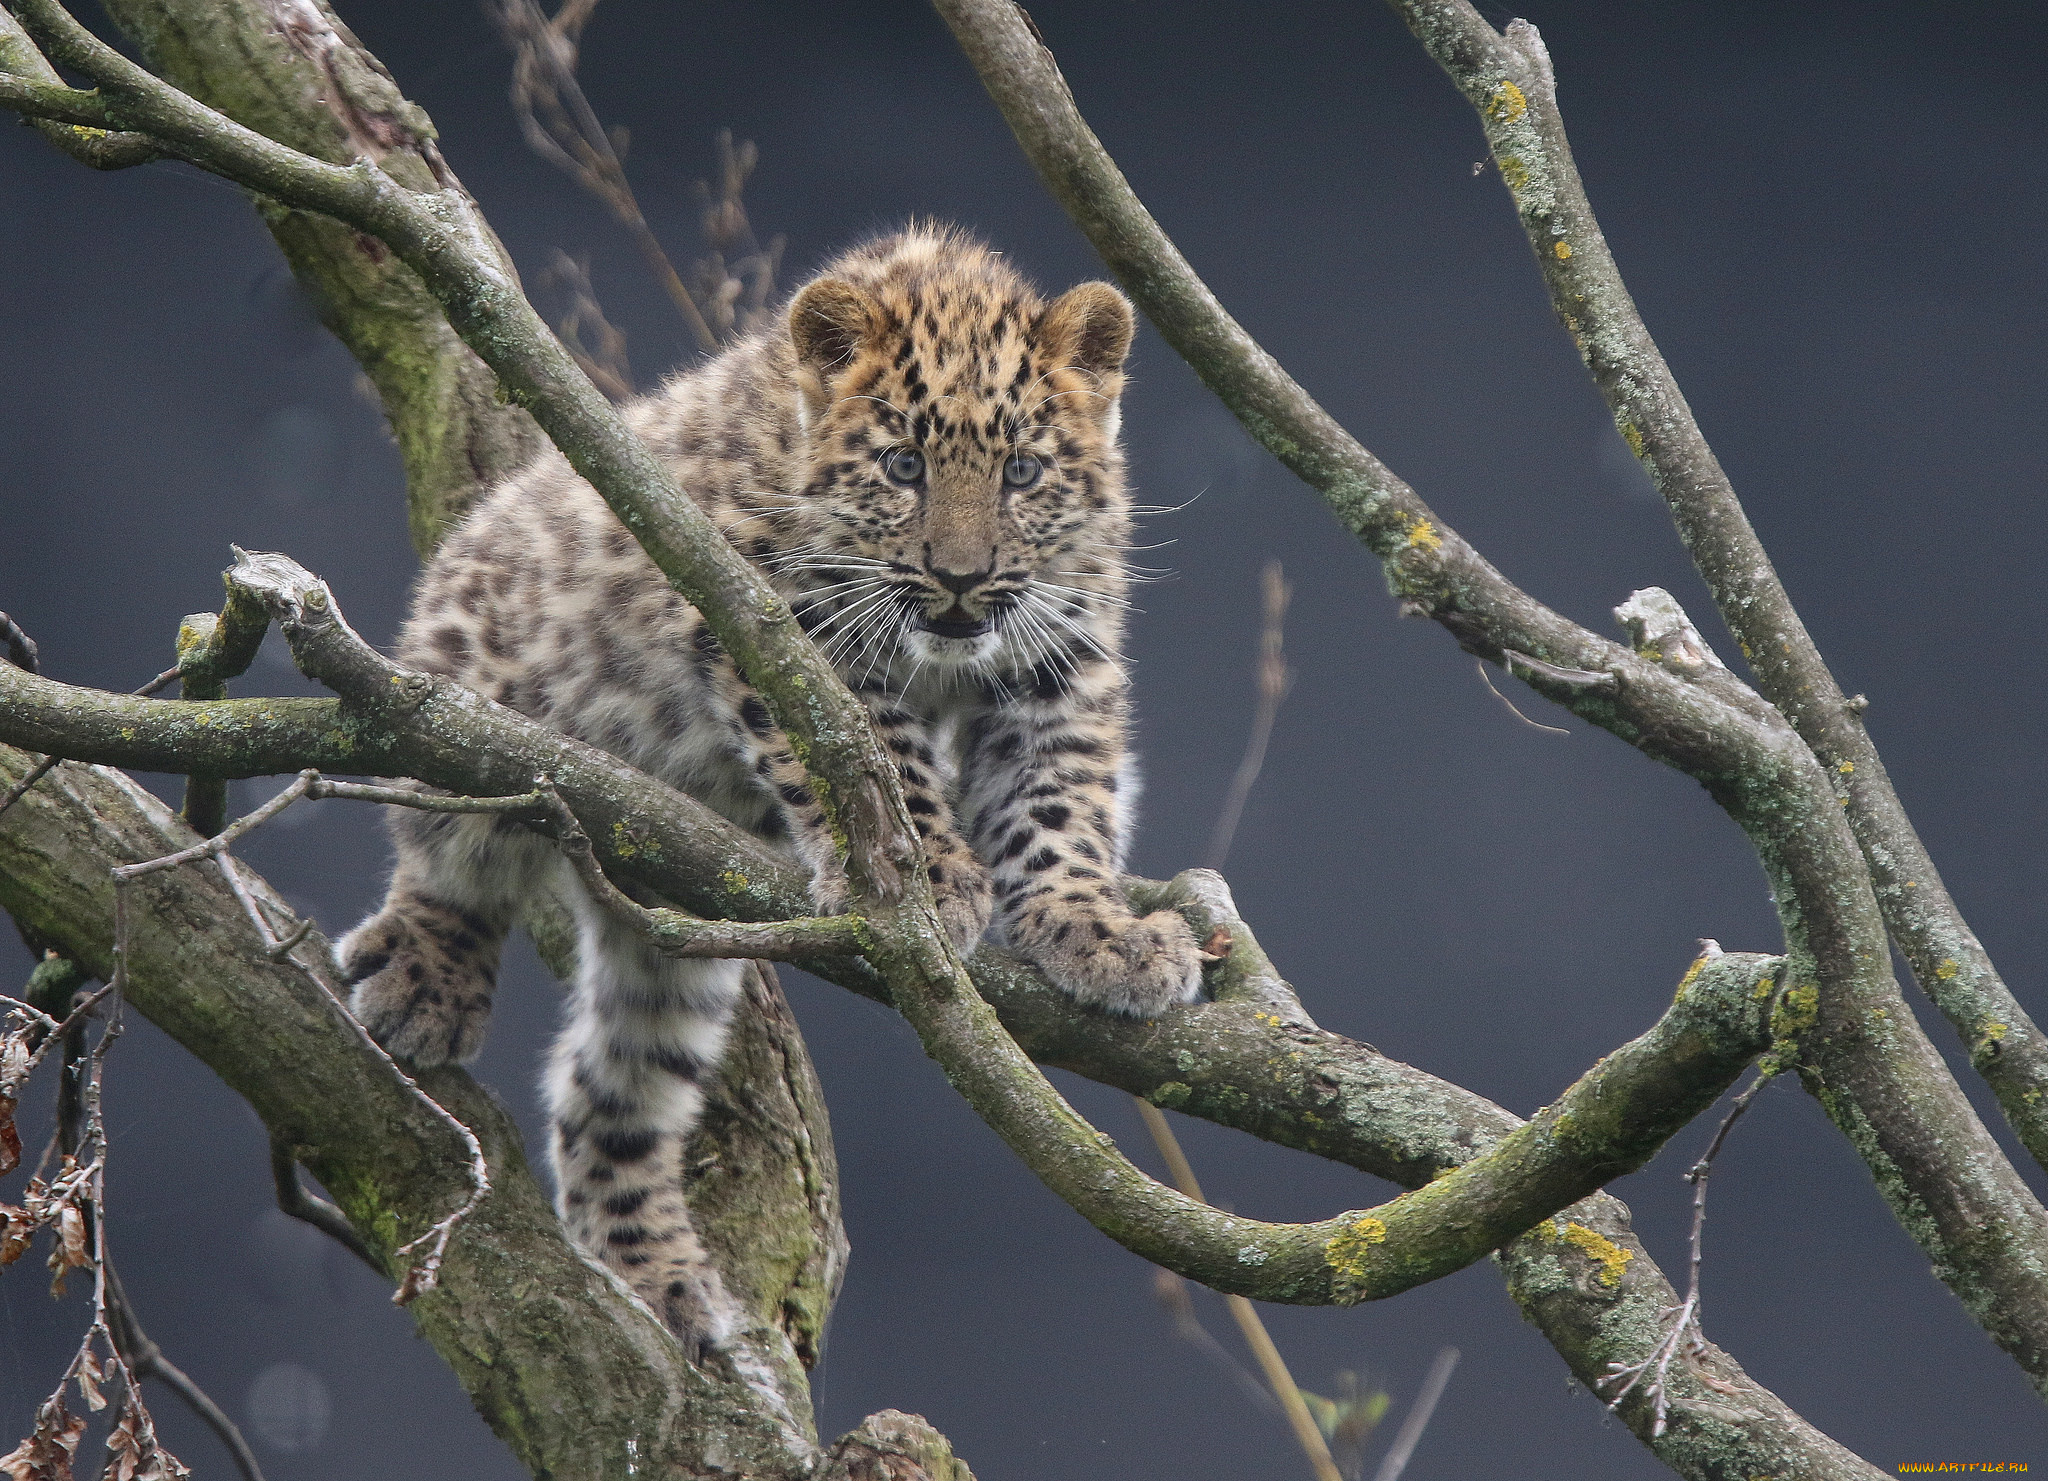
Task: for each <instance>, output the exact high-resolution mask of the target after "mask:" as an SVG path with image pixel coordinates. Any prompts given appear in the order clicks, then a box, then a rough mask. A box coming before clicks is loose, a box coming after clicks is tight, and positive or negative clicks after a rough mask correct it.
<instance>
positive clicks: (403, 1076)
mask: <svg viewBox="0 0 2048 1481" xmlns="http://www.w3.org/2000/svg"><path fill="white" fill-rule="evenodd" d="M308 797H314V798H321V797H344V798H352V799H357V800H362V801H372V802H385V803H398V804H401V805H403V806H407V807H419V808H424V809H426V810H429V811H435V812H468V813H490V812H496V813H517V812H521V811H526V812H531V811H532V810H533V808H534V807H535V805H536V803H537V802H538V801H539V800H540V798H539V794H535V793H527V794H523V795H521V796H517V797H437V796H431V795H425V794H421V793H418V792H413V791H409V790H407V789H405V788H400V787H378V786H372V785H368V784H364V783H358V782H330V781H328V780H327V779H326V778H324V777H322V776H321V775H320V773H319V772H318V771H315V770H313V769H311V768H308V769H307V770H305V771H302V772H300V773H299V774H298V776H297V778H295V779H294V780H293V782H292V783H291V785H290V786H288V787H286V788H285V789H284V790H283V791H281V792H279V793H278V794H277V795H276V796H275V797H272V798H271V799H270V800H269V801H268V802H265V803H264V804H263V805H262V806H261V807H258V808H256V809H255V810H254V811H252V812H249V813H246V814H244V815H243V816H242V817H239V818H237V819H236V820H235V821H234V822H232V823H230V824H228V825H227V827H225V828H223V829H222V830H221V831H220V832H219V833H217V834H215V835H214V836H213V837H212V838H209V839H206V840H205V841H203V842H201V843H196V844H194V845H193V846H192V847H190V848H186V849H180V850H178V851H177V852H176V853H174V854H166V855H164V856H163V857H162V858H158V859H146V860H144V861H142V862H141V863H137V864H123V865H119V866H117V867H116V868H115V869H114V870H113V871H112V873H113V876H114V982H113V983H110V984H109V988H110V990H111V991H112V993H113V997H114V1000H115V1003H116V1005H117V1008H118V1004H119V1001H120V991H119V986H120V984H122V983H124V982H125V981H126V973H127V941H128V935H127V918H128V889H129V887H130V886H131V885H132V884H133V883H134V882H135V881H136V880H138V879H141V878H143V877H145V876H147V875H150V874H155V873H158V872H159V871H161V870H165V869H170V868H174V867H176V866H178V865H180V864H189V863H193V862H195V861H197V860H200V859H214V860H216V861H217V862H218V863H219V864H220V866H221V874H222V877H223V878H224V879H226V881H227V883H228V886H229V888H230V889H231V890H232V891H233V892H234V894H235V897H236V899H237V900H239V901H241V902H242V906H243V910H244V911H245V913H246V914H247V915H248V916H249V918H250V921H251V923H252V924H253V925H254V926H255V928H256V933H257V937H258V939H259V940H261V941H262V942H263V944H264V951H265V954H266V955H268V956H270V957H271V958H272V960H281V961H284V962H286V963H288V964H289V965H291V966H293V967H296V968H297V969H298V970H299V972H300V974H301V975H302V976H304V977H305V978H306V979H307V980H308V981H309V982H311V983H312V984H313V985H314V986H316V987H317V988H318V989H319V990H320V992H321V993H322V994H323V995H324V996H325V997H326V998H327V1000H328V1001H329V1002H330V1003H332V1004H333V1006H334V1009H335V1012H336V1014H337V1015H338V1017H339V1019H340V1021H341V1022H342V1024H344V1025H345V1026H346V1027H347V1028H349V1029H351V1030H352V1031H353V1032H354V1035H355V1038H356V1040H357V1041H358V1043H359V1044H361V1045H362V1046H363V1047H365V1048H367V1049H368V1050H369V1052H370V1053H371V1054H373V1055H374V1056H375V1057H376V1058H378V1059H379V1060H381V1061H383V1063H384V1064H385V1065H386V1066H387V1067H388V1068H389V1069H390V1070H391V1072H392V1074H394V1075H396V1076H397V1077H398V1079H399V1080H400V1081H401V1082H402V1083H403V1084H404V1085H405V1086H406V1088H407V1089H409V1090H410V1091H412V1093H413V1094H414V1095H416V1096H418V1097H419V1099H420V1102H421V1103H422V1104H423V1105H425V1106H427V1107H428V1108H429V1109H430V1110H431V1111H432V1112H433V1114H434V1115H435V1116H436V1117H437V1118H438V1119H439V1120H441V1121H442V1122H443V1123H445V1124H446V1125H447V1126H448V1127H449V1129H450V1130H452V1131H453V1132H454V1133H455V1134H456V1135H457V1136H458V1137H459V1138H461V1140H462V1143H463V1147H464V1149H465V1150H466V1151H467V1152H468V1154H469V1162H470V1193H469V1196H468V1197H467V1198H466V1199H465V1200H463V1202H462V1204H461V1205H460V1206H459V1207H457V1208H456V1209H454V1210H453V1211H452V1212H450V1213H449V1214H448V1215H447V1216H446V1217H445V1218H443V1219H441V1220H439V1221H438V1222H436V1223H435V1224H433V1225H432V1226H431V1227H429V1228H428V1229H427V1231H426V1232H425V1233H424V1234H422V1235H420V1236H419V1238H417V1239H414V1240H412V1241H410V1242H409V1243H406V1244H403V1245H401V1246H399V1247H398V1248H397V1249H395V1250H393V1251H392V1252H391V1253H392V1258H393V1259H394V1260H403V1259H404V1258H405V1257H406V1256H408V1255H410V1254H412V1253H413V1252H414V1251H415V1250H418V1249H420V1248H421V1247H422V1246H426V1247H427V1252H426V1255H425V1257H424V1258H423V1259H421V1260H420V1261H418V1262H417V1263H416V1264H413V1265H412V1266H411V1267H410V1268H409V1269H408V1270H407V1271H406V1274H405V1277H404V1279H403V1280H401V1281H400V1282H399V1286H398V1289H397V1291H396V1292H394V1293H393V1295H392V1300H393V1301H394V1302H396V1303H397V1304H398V1305H400V1306H403V1305H406V1304H407V1303H409V1302H411V1301H412V1300H413V1299H415V1298H416V1297H419V1296H422V1295H425V1294H426V1293H427V1292H428V1291H431V1290H432V1289H433V1288H434V1286H435V1284H436V1283H437V1281H438V1280H439V1277H440V1270H441V1262H442V1259H443V1258H444V1257H445V1255H446V1254H447V1251H448V1241H449V1240H450V1239H451V1238H453V1237H454V1234H455V1231H456V1229H458V1228H459V1227H460V1226H461V1224H462V1222H463V1220H465V1219H467V1218H468V1217H469V1215H470V1214H471V1213H472V1212H474V1211H475V1209H476V1207H477V1205H478V1204H480V1203H482V1202H483V1200H484V1198H485V1197H486V1196H488V1194H489V1193H490V1191H491V1178H490V1165H489V1163H488V1162H487V1161H486V1160H485V1158H484V1149H483V1143H482V1142H480V1141H478V1140H477V1136H476V1133H475V1132H473V1131H471V1130H470V1129H469V1128H468V1127H467V1126H465V1125H464V1124H463V1123H462V1121H461V1119H460V1118H459V1117H457V1116H455V1115H454V1114H453V1113H452V1112H450V1111H449V1110H448V1109H447V1107H445V1106H443V1105H442V1104H441V1103H440V1102H439V1101H437V1100H435V1099H434V1098H433V1097H432V1096H431V1095H428V1094H427V1093H426V1091H425V1090H423V1089H421V1088H420V1085H419V1082H418V1081H416V1080H414V1079H413V1077H412V1076H411V1075H409V1074H407V1073H406V1072H405V1070H404V1069H402V1068H400V1066H399V1064H398V1062H397V1061H396V1060H394V1059H393V1058H392V1057H391V1056H390V1054H388V1053H387V1052H386V1051H385V1049H384V1047H383V1046H382V1045H381V1044H379V1043H378V1042H377V1041H376V1040H375V1039H373V1038H371V1037H370V1035H369V1033H368V1032H367V1031H366V1030H365V1029H364V1028H363V1026H362V1025H361V1024H360V1023H358V1022H357V1021H356V1018H355V1015H353V1014H352V1013H350V1012H349V1011H348V1009H347V1007H345V1006H344V1005H343V1004H342V1002H341V1000H340V999H339V998H337V997H335V995H334V990H333V989H332V988H331V987H329V986H328V985H327V981H326V979H325V978H324V977H322V976H321V975H320V974H319V973H318V972H316V971H314V970H312V969H311V968H309V967H307V966H306V965H305V964H304V963H303V962H298V961H294V960H292V958H291V957H290V956H288V955H287V954H286V953H287V952H288V951H289V949H290V947H291V946H292V945H294V944H296V943H297V942H298V941H299V940H301V939H303V937H304V934H305V932H304V929H303V928H302V929H301V930H299V931H296V932H294V934H293V935H292V936H291V937H290V938H288V939H287V940H285V941H279V940H278V939H277V938H276V936H275V935H274V933H273V932H272V931H271V928H270V925H269V923H268V922H267V921H265V920H264V918H263V915H262V912H261V911H260V910H258V909H257V907H256V902H255V900H254V899H253V898H252V897H251V896H250V895H249V893H248V890H247V888H246V886H244V885H243V883H242V881H241V879H240V877H239V876H238V874H237V873H236V870H235V866H234V863H233V861H232V860H230V859H229V858H228V857H227V850H228V848H229V847H230V846H231V845H232V844H234V843H235V842H236V841H237V840H238V839H240V838H243V837H245V836H246V835H247V834H248V833H249V832H251V831H252V830H253V829H255V828H258V827H261V826H262V825H263V824H264V823H266V822H268V821H270V820H271V819H272V818H274V817H276V816H277V815H278V814H279V813H281V812H283V811H284V810H285V809H286V808H288V807H290V806H291V805H292V804H293V803H295V802H298V801H300V800H301V799H303V798H308ZM104 1037H105V1036H104V1035H103V1036H102V1038H103V1039H104Z"/></svg>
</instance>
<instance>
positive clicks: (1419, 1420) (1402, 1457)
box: [1373, 1347, 1458, 1481]
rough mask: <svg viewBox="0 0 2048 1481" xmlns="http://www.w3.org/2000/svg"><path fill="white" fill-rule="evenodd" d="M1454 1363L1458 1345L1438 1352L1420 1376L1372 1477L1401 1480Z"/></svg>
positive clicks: (1447, 1381)
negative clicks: (1407, 1406)
mask: <svg viewBox="0 0 2048 1481" xmlns="http://www.w3.org/2000/svg"><path fill="white" fill-rule="evenodd" d="M1457 1366H1458V1349H1456V1348H1455V1347H1446V1348H1442V1349H1440V1350H1439V1351H1438V1352H1437V1355H1436V1361H1435V1362H1433V1363H1431V1364H1430V1365H1429V1372H1428V1373H1427V1374H1425V1375H1424V1376H1423V1379H1422V1387H1421V1389H1420V1390H1419V1391H1418V1392H1417V1393H1416V1395H1415V1402H1414V1403H1413V1404H1412V1405H1410V1406H1409V1409H1408V1417H1407V1418H1406V1419H1404V1420H1402V1421H1401V1428H1400V1429H1399V1431H1397V1432H1396V1433H1395V1435H1394V1443H1393V1444H1392V1445H1390V1446H1388V1447H1387V1453H1386V1454H1385V1455H1384V1456H1382V1457H1381V1458H1380V1468H1379V1469H1378V1470H1377V1471H1375V1472H1373V1481H1401V1473H1402V1472H1403V1471H1405V1470H1407V1469H1408V1461H1409V1458H1410V1457H1411V1456H1413V1455H1414V1454H1415V1446H1416V1443H1417V1442H1418V1441H1420V1440H1421V1439H1422V1432H1423V1431H1424V1430H1426V1429H1428V1428H1429V1417H1430V1416H1431V1415H1432V1414H1434V1413H1436V1404H1437V1400H1439V1399H1441V1398H1442V1397H1443V1396H1444V1386H1445V1385H1446V1384H1448V1383H1449V1382H1450V1381H1451V1370H1452V1369H1453V1368H1455V1367H1457Z"/></svg>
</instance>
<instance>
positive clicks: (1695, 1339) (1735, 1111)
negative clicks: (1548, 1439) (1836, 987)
mask: <svg viewBox="0 0 2048 1481" xmlns="http://www.w3.org/2000/svg"><path fill="white" fill-rule="evenodd" d="M1773 1073H1774V1072H1773V1071H1771V1070H1768V1069H1761V1070H1759V1071H1758V1072H1757V1077H1756V1078H1755V1079H1754V1080H1752V1081H1750V1083H1749V1088H1748V1089H1747V1090H1745V1091H1743V1092H1742V1093H1741V1094H1740V1095H1738V1096H1736V1097H1735V1099H1734V1101H1733V1102H1732V1103H1731V1104H1730V1105H1729V1107H1728V1114H1727V1115H1726V1116H1723V1117H1722V1118H1721V1125H1720V1127H1719V1128H1718V1129H1717V1130H1716V1131H1715V1132H1714V1139H1713V1140H1712V1141H1711V1142H1709V1143H1707V1150H1706V1151H1705V1153H1703V1154H1702V1155H1701V1157H1700V1160H1699V1161H1697V1162H1695V1163H1694V1164H1693V1165H1692V1166H1691V1167H1690V1168H1689V1169H1687V1171H1686V1174H1685V1180H1686V1181H1687V1182H1688V1183H1691V1184H1692V1252H1691V1253H1692V1264H1691V1270H1690V1273H1689V1275H1688V1277H1687V1280H1686V1286H1685V1300H1684V1301H1682V1302H1680V1303H1679V1305H1678V1306H1677V1307H1676V1308H1675V1309H1672V1310H1669V1311H1666V1312H1664V1313H1663V1314H1664V1316H1665V1317H1667V1318H1669V1319H1670V1321H1671V1326H1670V1329H1669V1330H1668V1331H1666V1332H1665V1334H1664V1338H1663V1340H1662V1341H1661V1342H1659V1343H1658V1344H1657V1346H1656V1347H1655V1348H1654V1349H1652V1350H1651V1352H1650V1355H1649V1356H1648V1357H1646V1358H1644V1359H1643V1360H1642V1361H1641V1362H1639V1363H1610V1364H1608V1365H1607V1366H1608V1375H1607V1377H1605V1378H1603V1379H1601V1380H1600V1382H1599V1387H1601V1388H1606V1387H1608V1386H1609V1385H1611V1384H1620V1385H1621V1386H1620V1387H1619V1388H1618V1389H1616V1390H1615V1393H1614V1397H1613V1398H1612V1399H1609V1400H1608V1401H1607V1407H1608V1408H1609V1409H1610V1410H1618V1409H1619V1408H1620V1407H1621V1401H1622V1400H1623V1399H1625V1398H1627V1397H1628V1396H1629V1394H1630V1393H1632V1392H1634V1390H1635V1389H1636V1387H1637V1386H1638V1385H1643V1381H1644V1380H1645V1379H1648V1380H1649V1382H1648V1383H1647V1385H1644V1387H1643V1391H1644V1392H1645V1393H1646V1394H1647V1395H1649V1398H1650V1404H1651V1409H1652V1418H1651V1421H1650V1437H1651V1438H1652V1439H1656V1438H1657V1437H1659V1436H1661V1435H1662V1434H1663V1433H1664V1430H1665V1426H1666V1417H1667V1416H1668V1414H1669V1413H1670V1408H1671V1393H1670V1375H1671V1364H1672V1363H1673V1362H1674V1361H1675V1360H1676V1359H1677V1358H1678V1357H1679V1356H1680V1355H1681V1354H1683V1355H1685V1356H1687V1357H1696V1356H1698V1355H1699V1354H1700V1353H1702V1352H1704V1351H1705V1350H1706V1345H1707V1339H1706V1335H1705V1333H1703V1332H1702V1331H1701V1330H1700V1259H1701V1254H1702V1242H1703V1240H1704V1237H1705V1235H1706V1228H1707V1175H1708V1174H1709V1173H1710V1172H1712V1171H1713V1167H1714V1158H1715V1157H1716V1156H1718V1155H1719V1154H1720V1151H1721V1144H1722V1143H1723V1142H1725V1141H1726V1140H1727V1139H1728V1132H1729V1130H1730V1129H1731V1128H1732V1127H1733V1126H1734V1125H1735V1123H1736V1122H1737V1121H1738V1120H1740V1119H1741V1116H1742V1113H1743V1112H1744V1111H1746V1110H1748V1109H1749V1103H1750V1102H1751V1101H1753V1100H1755V1099H1756V1095H1757V1092H1758V1091H1759V1090H1762V1089H1763V1088H1764V1086H1766V1085H1768V1084H1770V1082H1771V1076H1772V1074H1773Z"/></svg>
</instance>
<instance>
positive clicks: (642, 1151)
mask: <svg viewBox="0 0 2048 1481" xmlns="http://www.w3.org/2000/svg"><path fill="white" fill-rule="evenodd" d="M660 1140H661V1138H660V1137H659V1136H658V1135H656V1134H655V1133H654V1132H651V1131H625V1130H622V1129H619V1128H617V1127H612V1128H607V1129H606V1130H604V1131H600V1132H599V1133H598V1134H597V1135H596V1136H595V1137H594V1138H592V1141H593V1142H594V1143H595V1145H596V1147H597V1150H598V1151H600V1152H602V1153H603V1154H604V1155H605V1156H607V1157H609V1158H611V1160H612V1161H614V1162H638V1161H640V1159H641V1158H643V1157H645V1156H646V1155H647V1154H648V1153H650V1152H652V1151H653V1150H654V1144H655V1143H656V1142H658V1141H660ZM606 1172H607V1174H609V1172H610V1169H606ZM595 1175H596V1174H595V1173H593V1174H592V1176H593V1177H594V1176H595Z"/></svg>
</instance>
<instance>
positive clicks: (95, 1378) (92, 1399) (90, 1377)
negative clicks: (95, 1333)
mask: <svg viewBox="0 0 2048 1481" xmlns="http://www.w3.org/2000/svg"><path fill="white" fill-rule="evenodd" d="M105 1376H106V1375H105V1374H103V1373H102V1372H101V1371H100V1365H99V1364H98V1363H96V1362H94V1361H93V1359H92V1354H91V1353H90V1352H87V1353H83V1354H81V1355H80V1357H79V1360H78V1391H79V1392H80V1393H81V1394H83V1395H85V1402H86V1403H87V1404H88V1405H89V1406H90V1407H91V1409H92V1411H93V1413H95V1414H97V1413H99V1412H100V1410H102V1409H104V1408H106V1407H107V1398H106V1395H105V1394H103V1393H101V1392H100V1379H102V1378H104V1377H105Z"/></svg>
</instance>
